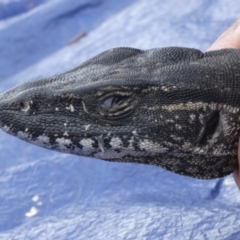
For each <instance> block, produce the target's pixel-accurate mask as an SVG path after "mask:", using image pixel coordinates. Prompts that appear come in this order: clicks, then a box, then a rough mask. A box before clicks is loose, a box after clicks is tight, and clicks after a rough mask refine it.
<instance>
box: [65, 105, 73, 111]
mask: <svg viewBox="0 0 240 240" xmlns="http://www.w3.org/2000/svg"><path fill="white" fill-rule="evenodd" d="M66 109H67V110H70V111H71V112H74V110H75V109H74V107H73V105H72V104H70V105H69V107H66Z"/></svg>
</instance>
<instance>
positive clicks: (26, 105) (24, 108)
mask: <svg viewBox="0 0 240 240" xmlns="http://www.w3.org/2000/svg"><path fill="white" fill-rule="evenodd" d="M19 108H20V109H21V111H23V112H26V111H28V110H29V109H30V105H29V103H28V102H27V101H21V102H19Z"/></svg>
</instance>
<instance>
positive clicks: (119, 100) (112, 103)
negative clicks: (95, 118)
mask: <svg viewBox="0 0 240 240" xmlns="http://www.w3.org/2000/svg"><path fill="white" fill-rule="evenodd" d="M127 100H128V96H121V95H116V96H110V97H107V98H105V99H104V100H103V102H102V105H101V106H102V108H105V109H108V110H109V109H113V108H116V107H120V106H121V105H122V104H124V103H125V102H126V101H127Z"/></svg>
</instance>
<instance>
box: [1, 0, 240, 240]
mask: <svg viewBox="0 0 240 240" xmlns="http://www.w3.org/2000/svg"><path fill="white" fill-rule="evenodd" d="M239 12H240V5H239V2H238V1H237V0H231V1H224V0H215V1H208V0H200V1H188V0H181V1H178V0H168V1H166V0H165V1H164V0H151V1H148V0H134V1H133V0H121V1H118V0H105V1H103V0H18V1H17V0H0V90H1V91H4V90H6V89H8V88H10V87H12V86H14V85H16V84H18V83H21V82H24V81H27V80H31V79H36V78H41V77H46V76H50V75H53V74H56V73H60V72H62V71H66V70H69V69H71V68H73V67H75V66H77V65H79V64H80V63H82V62H83V61H85V60H87V59H89V58H90V57H92V56H94V55H96V54H98V53H100V52H102V51H104V50H106V49H109V48H112V47H118V46H128V47H135V48H141V49H148V48H156V47H165V46H185V47H195V48H199V49H201V50H202V51H206V50H207V48H208V47H209V46H210V44H211V43H212V42H213V41H214V40H215V39H216V38H217V37H218V36H219V35H220V33H221V32H223V31H224V30H225V29H226V28H227V27H228V26H230V25H231V24H232V23H233V22H234V21H235V19H236V18H237V17H238V14H239ZM82 32H84V33H86V36H85V37H83V38H82V39H80V40H79V41H77V42H75V43H72V44H70V42H71V41H72V39H74V37H76V36H77V35H79V34H80V33H82ZM0 150H1V151H0V239H24V240H25V239H167V240H168V239H180V240H181V239H183V240H185V239H229V240H232V239H236V240H238V239H240V230H239V225H240V213H239V208H240V193H239V191H238V189H237V187H236V186H235V184H234V182H233V180H232V177H231V176H229V177H226V178H224V179H219V180H211V181H204V180H197V179H192V178H188V177H183V176H178V175H176V174H174V173H170V172H167V171H165V170H163V169H160V168H157V167H153V166H145V165H139V164H123V163H110V162H104V161H100V160H97V159H88V158H82V157H77V156H72V155H66V154H60V153H56V152H52V151H49V150H45V149H41V148H38V147H35V146H33V145H30V144H27V143H25V142H22V141H20V140H18V139H15V138H13V137H11V136H8V135H7V134H5V133H3V132H0Z"/></svg>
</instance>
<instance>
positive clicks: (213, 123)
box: [199, 111, 220, 144]
mask: <svg viewBox="0 0 240 240" xmlns="http://www.w3.org/2000/svg"><path fill="white" fill-rule="evenodd" d="M219 118H220V114H219V112H218V111H214V112H213V113H212V114H211V116H210V117H209V119H208V121H207V122H206V126H205V130H204V132H203V134H202V136H201V139H200V141H199V142H200V144H204V143H206V142H207V141H208V140H209V139H210V138H211V137H212V136H213V134H214V133H215V131H216V129H217V126H218V124H219Z"/></svg>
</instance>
